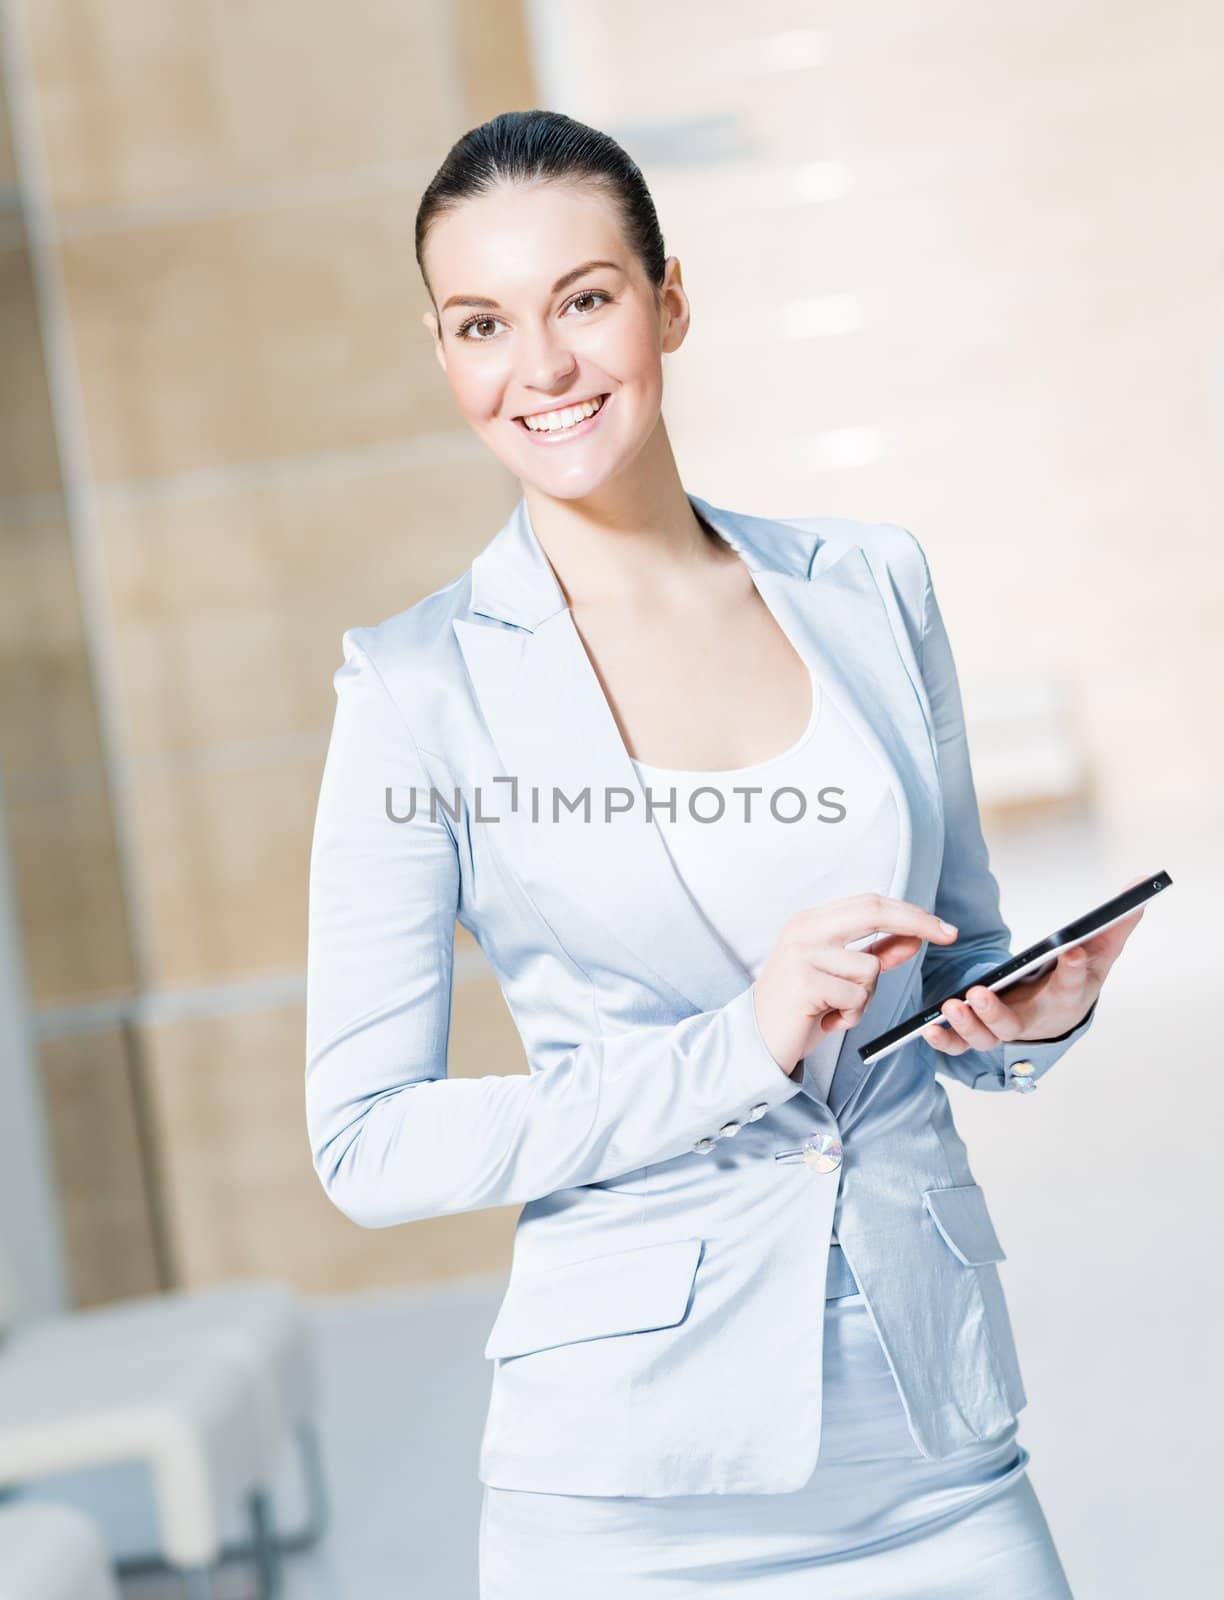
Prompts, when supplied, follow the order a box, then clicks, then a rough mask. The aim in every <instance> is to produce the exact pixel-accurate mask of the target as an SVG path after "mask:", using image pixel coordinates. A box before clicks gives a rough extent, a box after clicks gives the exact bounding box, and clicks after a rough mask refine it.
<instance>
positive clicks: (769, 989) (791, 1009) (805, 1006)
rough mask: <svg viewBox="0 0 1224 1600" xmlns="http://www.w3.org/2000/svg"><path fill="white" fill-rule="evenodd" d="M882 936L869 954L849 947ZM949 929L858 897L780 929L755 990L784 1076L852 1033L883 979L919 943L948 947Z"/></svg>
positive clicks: (875, 897)
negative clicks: (836, 1037)
mask: <svg viewBox="0 0 1224 1600" xmlns="http://www.w3.org/2000/svg"><path fill="white" fill-rule="evenodd" d="M873 933H881V934H883V935H885V937H883V938H880V939H877V940H876V941H875V943H874V944H873V945H872V946H871V948H870V950H847V949H846V942H847V941H848V940H853V939H862V938H865V937H867V936H868V935H869V934H873ZM955 939H956V929H955V928H954V927H953V926H952V924H951V923H949V922H943V921H941V920H940V918H939V917H937V916H934V915H933V914H932V913H931V912H929V911H924V910H923V909H922V908H921V906H915V905H911V904H910V902H909V901H908V900H893V899H891V898H890V897H889V896H888V895H883V894H856V895H850V896H848V897H847V898H845V899H843V900H830V901H829V902H828V904H827V905H821V906H814V907H813V908H812V909H811V910H809V911H800V912H797V913H796V914H795V915H794V916H793V917H791V918H790V920H789V921H788V922H787V923H786V924H785V926H784V927H783V929H782V931H781V933H780V934H779V935H778V938H777V940H776V941H775V943H774V946H773V949H772V950H771V951H770V952H769V955H768V956H767V957H766V959H765V963H764V965H763V966H762V968H761V970H760V972H759V974H758V975H757V979H756V982H755V983H754V984H753V1003H754V1005H755V1007H756V1018H757V1026H758V1027H759V1028H760V1030H761V1035H762V1037H763V1038H764V1040H765V1043H766V1045H767V1046H768V1047H769V1050H770V1052H771V1054H772V1055H773V1057H774V1060H775V1061H777V1062H778V1064H779V1066H780V1067H781V1069H782V1071H783V1072H785V1073H786V1074H787V1076H788V1077H793V1076H794V1072H795V1067H796V1066H798V1065H801V1064H802V1061H803V1057H804V1056H805V1055H806V1054H807V1053H808V1051H809V1050H810V1049H811V1048H812V1045H813V1043H814V1042H815V1041H816V1040H817V1039H819V1038H820V1037H821V1036H822V1035H824V1034H827V1033H832V1032H834V1031H835V1030H836V1029H839V1028H840V1029H845V1028H852V1027H854V1025H855V1024H856V1023H857V1022H858V1021H859V1019H860V1018H861V1017H862V1015H863V1013H864V1011H866V1009H867V1007H868V1005H869V1004H870V1003H871V997H872V995H873V994H874V992H875V986H876V980H877V979H878V977H879V975H880V973H881V972H887V971H889V970H890V969H891V968H892V967H896V966H900V964H901V963H902V962H903V961H908V960H909V959H910V957H911V956H914V955H916V954H917V953H918V951H919V950H920V949H921V948H922V945H923V942H924V941H927V942H933V943H935V944H952V943H954V942H955Z"/></svg>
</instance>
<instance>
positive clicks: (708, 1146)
mask: <svg viewBox="0 0 1224 1600" xmlns="http://www.w3.org/2000/svg"><path fill="white" fill-rule="evenodd" d="M714 1143H715V1141H714V1140H713V1139H698V1141H697V1143H696V1144H695V1145H694V1146H693V1149H694V1150H696V1152H697V1154H698V1155H702V1156H704V1155H707V1154H708V1153H709V1152H710V1151H711V1150H713V1148H714Z"/></svg>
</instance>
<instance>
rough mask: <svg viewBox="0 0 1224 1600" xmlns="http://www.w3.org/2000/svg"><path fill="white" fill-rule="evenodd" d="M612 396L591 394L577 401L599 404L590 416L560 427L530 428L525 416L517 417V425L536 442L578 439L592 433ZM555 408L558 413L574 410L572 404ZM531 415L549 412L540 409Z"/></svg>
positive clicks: (558, 441) (554, 442)
mask: <svg viewBox="0 0 1224 1600" xmlns="http://www.w3.org/2000/svg"><path fill="white" fill-rule="evenodd" d="M611 398H612V396H611V395H610V394H596V395H589V396H588V397H587V399H585V400H580V401H578V402H576V403H577V404H578V405H581V406H586V405H588V404H592V403H596V402H597V406H596V409H595V410H594V411H593V412H591V414H590V415H589V416H585V417H582V418H580V419H579V420H578V421H577V422H570V423H567V424H563V425H562V426H560V427H557V426H554V427H551V428H529V427H528V426H527V422H526V419H525V417H515V419H514V421H515V425H516V426H517V427H518V428H520V429H522V431H523V432H524V433H525V434H526V435H527V436H528V438H530V439H531V440H532V442H533V443H534V444H559V443H561V442H562V441H563V440H567V439H577V438H580V437H582V436H583V435H585V434H587V433H590V432H591V430H592V429H593V428H594V427H595V426H596V425H597V424H598V422H599V419H600V418H601V417H602V416H603V414H604V412H605V411H606V410H607V409H608V402H609V401H610V400H611ZM555 409H556V412H557V413H558V414H562V415H563V414H564V413H565V412H567V411H570V410H572V409H573V406H572V404H571V405H567V406H557V407H556V408H555ZM531 415H533V416H547V415H549V413H548V412H544V411H539V412H533V413H531Z"/></svg>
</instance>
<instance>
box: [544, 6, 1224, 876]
mask: <svg viewBox="0 0 1224 1600" xmlns="http://www.w3.org/2000/svg"><path fill="white" fill-rule="evenodd" d="M543 13H544V19H543V20H544V26H545V27H546V29H548V30H549V31H550V33H551V32H553V31H554V30H558V29H559V30H560V42H557V41H556V40H554V43H553V45H552V47H551V52H552V55H553V56H554V57H555V59H556V61H557V63H558V72H557V77H556V78H555V80H551V81H549V82H548V83H546V85H545V91H546V92H551V103H554V104H556V105H558V107H559V108H560V109H562V110H567V111H572V112H573V113H574V114H576V115H581V116H584V117H585V118H587V119H588V120H590V121H593V122H595V123H597V124H600V125H604V126H609V127H611V128H612V129H613V131H615V130H616V129H618V128H621V127H623V128H625V129H626V132H627V136H631V135H633V134H634V133H635V131H637V130H640V129H643V128H646V127H648V128H649V129H650V132H651V139H650V142H649V143H648V144H647V143H646V141H645V139H644V138H643V144H644V147H645V148H647V149H649V150H651V152H652V157H653V158H647V159H645V160H644V166H645V169H646V175H647V178H648V180H649V181H650V183H651V185H652V188H653V192H654V195H655V199H656V203H657V204H658V207H659V211H660V217H661V221H662V225H663V229H664V234H665V237H666V240H667V246H668V249H669V251H670V252H673V253H675V254H678V255H679V257H680V259H681V262H682V265H683V268H684V280H685V283H686V285H687V287H688V289H689V293H690V296H691V298H692V299H693V302H694V322H693V327H692V331H691V334H690V337H689V339H688V341H687V342H686V344H685V346H684V348H683V349H682V350H681V351H680V352H678V353H677V354H676V355H674V356H673V357H671V358H669V365H668V376H667V405H666V411H667V415H668V417H669V421H670V424H671V431H672V436H673V440H674V442H675V444H676V448H677V454H678V456H679V459H680V460H681V463H682V467H683V470H684V472H685V475H686V479H687V481H688V482H689V483H690V485H692V486H694V487H697V488H699V489H700V491H701V492H702V493H704V494H706V496H707V497H708V498H710V499H712V500H714V501H715V502H716V503H722V504H729V505H735V506H741V507H743V508H745V509H755V510H758V511H762V512H766V513H768V512H771V511H772V512H775V513H778V514H782V515H785V514H786V513H796V514H798V513H807V514H811V513H813V512H820V511H823V512H829V513H834V514H840V515H846V516H853V517H861V518H867V519H886V520H890V521H898V522H902V523H904V524H906V525H908V526H909V527H911V528H912V529H913V530H914V532H915V533H916V534H917V535H918V537H919V538H920V539H921V540H922V542H923V544H924V546H925V548H926V550H927V553H928V555H929V557H930V559H931V563H932V567H933V570H934V574H935V579H936V582H937V585H938V588H939V592H940V599H941V605H942V608H943V611H944V615H945V619H946V620H947V622H948V626H949V629H950V631H951V633H952V636H953V641H954V645H955V647H956V651H957V657H958V662H959V664H960V667H961V672H962V678H963V680H964V683H965V690H966V702H967V708H968V710H969V713H970V716H971V718H972V716H973V712H974V706H975V692H974V685H975V682H978V681H980V680H981V679H983V678H984V677H985V675H986V674H987V673H988V672H990V673H995V672H999V671H1003V672H1006V671H1012V672H1014V673H1015V675H1016V677H1017V680H1023V679H1024V678H1025V676H1026V675H1027V674H1030V673H1032V672H1034V671H1045V670H1046V669H1047V668H1052V669H1053V670H1054V671H1055V672H1056V673H1057V674H1058V676H1059V678H1060V680H1061V681H1062V682H1063V683H1064V684H1065V686H1066V690H1067V694H1068V698H1069V701H1070V703H1071V705H1072V707H1073V709H1074V712H1075V717H1076V723H1077V726H1078V727H1079V728H1080V729H1081V737H1082V744H1083V755H1084V758H1085V762H1086V766H1087V769H1088V772H1089V775H1090V793H1091V795H1092V796H1093V797H1094V800H1093V803H1094V805H1095V809H1096V814H1097V816H1098V818H1099V820H1100V821H1101V822H1102V824H1103V825H1106V826H1110V827H1113V828H1116V829H1118V830H1120V831H1121V832H1122V833H1124V834H1125V832H1126V831H1127V830H1128V829H1129V828H1131V827H1136V826H1138V825H1140V824H1142V823H1146V822H1147V821H1148V819H1150V818H1153V817H1164V818H1166V819H1167V827H1168V834H1169V838H1170V843H1171V844H1172V843H1173V842H1175V840H1176V837H1177V832H1178V828H1179V826H1180V823H1181V822H1182V821H1183V820H1190V819H1193V818H1197V819H1199V820H1207V821H1209V820H1210V819H1211V818H1212V817H1213V816H1214V815H1215V814H1216V813H1217V812H1218V800H1217V796H1218V792H1219V788H1220V784H1221V781H1222V780H1224V718H1221V717H1219V716H1218V715H1217V714H1215V713H1214V710H1213V708H1214V706H1215V704H1216V702H1217V700H1218V698H1219V696H1220V694H1221V691H1222V690H1224V557H1222V556H1221V549H1222V547H1224V541H1222V534H1224V528H1222V525H1221V524H1222V520H1224V512H1222V508H1224V465H1222V463H1224V449H1222V442H1224V295H1221V276H1220V273H1221V266H1220V264H1221V261H1224V208H1221V205H1220V201H1219V194H1220V184H1219V173H1220V171H1221V170H1224V96H1221V94H1220V84H1221V82H1224V12H1221V10H1220V8H1219V6H1217V5H1214V4H1211V3H1210V0H1173V3H1172V4H1171V5H1169V6H1166V7H1162V8H1161V11H1160V13H1159V15H1158V16H1157V15H1156V14H1155V13H1153V12H1152V11H1151V9H1150V8H1148V7H1143V6H1135V5H1123V6H1118V5H1116V4H1111V3H1107V0H1071V3H1070V4H1067V5H1063V6H1060V7H1057V8H1049V7H1046V8H1036V9H1034V8H1033V7H1031V6H1026V5H1022V4H1020V3H1019V0H1004V3H1001V4H995V5H990V6H981V5H976V4H973V3H972V0H921V4H920V3H919V0H868V3H867V4H858V5H854V6H850V5H845V4H832V3H829V0H821V3H817V4H812V3H810V0H785V3H784V0H764V3H762V4H760V5H757V6H753V7H752V8H750V9H745V8H744V7H743V6H741V5H738V4H732V3H731V0H713V3H711V4H709V5H707V6H704V7H703V9H702V25H701V28H700V29H692V28H691V27H690V26H689V18H688V15H687V14H686V13H685V12H684V11H683V8H681V9H679V10H671V11H668V10H666V9H664V10H660V9H659V8H658V7H656V6H653V5H650V4H647V3H646V0H628V3H627V4H626V5H624V6H619V7H617V8H615V10H614V11H609V10H608V8H606V7H603V6H601V5H598V4H596V3H594V0H573V3H572V4H571V3H567V4H566V5H565V6H564V7H562V6H560V5H559V4H558V5H553V4H546V5H545V6H544V7H543ZM647 28H649V30H650V37H651V49H650V50H649V51H648V52H642V51H640V50H639V49H638V48H637V47H636V40H637V39H638V38H639V37H640V36H641V34H642V31H643V30H645V29H647ZM681 62H683V63H684V66H683V69H682V68H681V65H680V63H681ZM712 117H723V118H727V119H729V120H731V121H732V122H733V124H734V125H735V126H737V127H738V129H739V132H740V135H741V137H742V142H743V145H744V150H745V153H744V155H743V156H742V157H741V158H739V159H736V160H730V159H728V160H711V161H709V162H708V163H700V162H691V161H689V162H682V161H676V162H674V163H672V162H668V161H666V160H664V159H661V158H660V157H658V156H657V155H653V152H654V150H655V149H656V146H657V142H658V141H659V140H661V139H662V137H663V133H664V131H665V130H666V128H667V127H668V126H669V125H672V126H673V127H678V126H681V125H683V124H684V122H685V120H686V119H694V118H712ZM627 142H628V143H629V146H630V149H631V150H632V149H633V148H634V146H633V140H632V137H627ZM804 185H806V193H807V194H808V195H810V196H811V197H812V198H809V199H807V200H804V199H802V198H800V196H801V194H802V193H803V192H805V191H804ZM822 195H823V196H826V197H825V198H821V196H822ZM821 297H831V299H832V300H833V301H834V302H835V305H834V309H835V310H836V309H837V306H836V302H837V300H838V297H845V298H844V299H843V300H842V301H841V302H840V303H841V313H842V315H841V322H840V326H841V327H842V328H843V331H840V332H830V333H826V334H824V335H821V334H818V333H817V334H810V335H809V336H806V337H799V336H796V333H795V327H796V324H797V321H798V318H797V315H796V313H795V312H794V310H793V307H794V305H795V303H796V302H805V301H819V300H820V299H821ZM847 302H848V306H847ZM826 309H828V308H827V307H826ZM847 309H848V310H849V312H850V313H851V314H850V315H849V316H846V315H845V313H846V311H847ZM847 323H848V324H849V325H848V326H847ZM809 325H811V324H810V323H809ZM816 325H817V326H819V325H820V324H819V321H818V320H817V322H816ZM826 325H828V323H827V322H826ZM833 325H834V326H838V325H839V324H838V323H837V322H836V321H834V323H833ZM762 395H767V396H768V403H767V404H762ZM847 428H849V429H862V430H865V431H866V432H867V433H868V434H874V435H878V447H877V448H876V449H875V450H874V451H867V452H866V459H864V458H863V456H862V455H860V456H859V457H858V460H859V462H860V464H857V465H856V464H846V465H836V464H830V453H831V452H832V460H833V461H834V462H836V460H837V459H838V456H837V453H836V452H837V449H838V447H839V446H841V447H843V448H844V447H845V446H847V445H850V446H853V445H854V444H855V441H854V440H853V439H851V440H849V441H847V440H845V439H839V438H838V437H837V430H839V429H847ZM829 435H832V436H833V437H832V438H830V437H829ZM728 437H733V438H735V439H736V440H737V441H738V443H739V445H740V448H739V449H736V450H728V449H727V448H726V440H727V439H728ZM852 460H853V454H852ZM1137 870H1142V868H1141V867H1140V868H1137Z"/></svg>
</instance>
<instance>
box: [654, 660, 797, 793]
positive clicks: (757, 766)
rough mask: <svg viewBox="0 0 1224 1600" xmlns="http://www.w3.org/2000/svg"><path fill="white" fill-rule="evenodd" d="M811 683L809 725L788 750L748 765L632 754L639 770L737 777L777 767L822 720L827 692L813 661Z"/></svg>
mask: <svg viewBox="0 0 1224 1600" xmlns="http://www.w3.org/2000/svg"><path fill="white" fill-rule="evenodd" d="M806 665H807V671H808V683H809V684H810V685H811V691H812V704H811V709H810V710H809V712H808V720H807V726H806V727H805V728H804V730H803V732H802V733H801V734H800V735H799V737H798V738H797V739H796V740H795V741H794V743H793V744H790V745H788V746H787V748H786V749H785V750H779V752H778V754H777V755H774V756H766V757H765V759H764V761H754V762H752V764H751V765H750V766H747V767H658V766H655V765H654V763H653V762H651V761H639V760H638V759H637V757H636V756H630V757H629V759H630V761H631V762H632V763H633V765H634V767H635V769H636V770H637V771H638V772H652V773H658V774H661V775H663V776H665V777H671V778H735V777H739V776H741V775H742V774H744V773H751V772H763V771H764V770H765V769H766V768H767V767H775V766H777V764H778V763H779V762H780V761H785V760H786V759H787V758H788V757H789V756H793V755H798V753H799V751H800V750H801V749H802V748H803V746H804V745H805V744H806V743H807V742H808V740H809V739H810V738H811V736H812V734H813V732H814V731H815V728H816V724H817V722H819V720H820V710H821V706H822V704H823V701H824V693H823V689H822V687H821V683H820V679H819V678H818V677H817V676H816V670H815V668H814V667H813V666H812V663H811V662H810V661H809V662H807V664H806Z"/></svg>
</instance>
